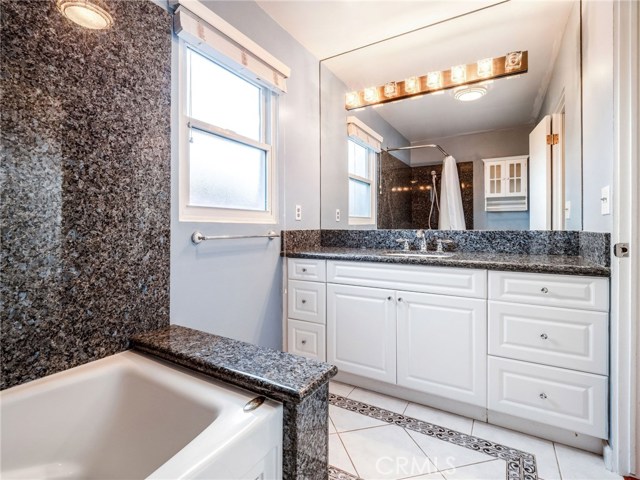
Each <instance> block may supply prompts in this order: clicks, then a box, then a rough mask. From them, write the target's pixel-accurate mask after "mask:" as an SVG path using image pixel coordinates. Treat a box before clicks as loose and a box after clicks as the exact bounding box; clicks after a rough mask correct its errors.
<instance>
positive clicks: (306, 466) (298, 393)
mask: <svg viewBox="0 0 640 480" xmlns="http://www.w3.org/2000/svg"><path fill="white" fill-rule="evenodd" d="M132 346H133V348H135V349H136V350H140V351H142V352H146V353H149V354H152V355H155V356H157V357H160V358H163V359H165V360H169V361H170V362H173V363H176V364H178V365H182V366H183V367H186V368H189V369H191V370H195V371H197V372H200V373H204V374H206V375H209V376H211V377H214V378H217V379H219V380H223V381H225V382H227V383H230V384H232V385H236V386H238V387H242V388H245V389H247V390H250V391H253V392H256V393H258V394H261V395H264V396H267V397H269V398H273V399H275V400H279V401H281V402H283V406H284V432H283V435H284V437H283V440H284V459H283V472H284V478H286V479H291V480H294V479H302V478H304V479H322V480H326V478H327V475H328V470H327V463H328V443H327V442H328V439H327V428H328V395H329V384H328V382H329V379H330V378H332V377H333V376H335V374H336V373H337V372H338V369H337V368H336V367H335V366H333V365H329V364H327V363H323V362H318V361H315V360H311V359H307V358H304V357H299V356H296V355H291V354H289V353H285V352H280V351H277V350H272V349H270V348H264V347H259V346H256V345H252V344H250V343H245V342H240V341H237V340H232V339H230V338H226V337H220V336H218V335H213V334H210V333H204V332H200V331H198V330H193V329H191V328H186V327H182V326H179V325H171V326H169V327H166V328H163V329H160V330H157V331H154V332H149V333H145V334H142V335H138V336H136V337H134V338H133V339H132Z"/></svg>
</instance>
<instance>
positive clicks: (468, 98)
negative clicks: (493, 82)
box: [453, 85, 487, 102]
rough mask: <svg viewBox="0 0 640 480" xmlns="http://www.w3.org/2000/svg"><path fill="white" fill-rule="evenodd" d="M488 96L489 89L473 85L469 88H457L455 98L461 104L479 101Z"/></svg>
mask: <svg viewBox="0 0 640 480" xmlns="http://www.w3.org/2000/svg"><path fill="white" fill-rule="evenodd" d="M486 94H487V88H486V87H483V86H482V85H471V86H468V87H460V88H456V89H455V90H454V91H453V97H454V98H455V99H456V100H460V101H461V102H473V101H474V100H479V99H480V98H482V97H484V96H485V95H486Z"/></svg>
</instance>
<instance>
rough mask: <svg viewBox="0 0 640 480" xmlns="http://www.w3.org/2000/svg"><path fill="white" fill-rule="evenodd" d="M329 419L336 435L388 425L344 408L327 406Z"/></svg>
mask: <svg viewBox="0 0 640 480" xmlns="http://www.w3.org/2000/svg"><path fill="white" fill-rule="evenodd" d="M329 418H330V419H331V421H332V422H333V426H334V427H335V428H336V431H337V432H338V433H340V432H347V431H350V430H359V429H361V428H370V427H379V426H381V425H388V423H386V422H383V421H381V420H376V419H375V418H371V417H367V416H366V415H362V414H360V413H356V412H352V411H350V410H345V409H344V408H340V407H335V406H333V405H329Z"/></svg>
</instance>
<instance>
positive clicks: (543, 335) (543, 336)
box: [540, 333, 549, 340]
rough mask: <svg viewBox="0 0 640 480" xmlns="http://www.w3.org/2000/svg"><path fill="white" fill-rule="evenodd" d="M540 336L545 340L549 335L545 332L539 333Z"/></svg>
mask: <svg viewBox="0 0 640 480" xmlns="http://www.w3.org/2000/svg"><path fill="white" fill-rule="evenodd" d="M540 338H541V339H543V340H546V339H547V338H549V336H548V335H547V334H546V333H542V334H540Z"/></svg>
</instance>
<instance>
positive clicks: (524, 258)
mask: <svg viewBox="0 0 640 480" xmlns="http://www.w3.org/2000/svg"><path fill="white" fill-rule="evenodd" d="M390 252H394V253H401V252H402V250H388V249H372V248H339V247H316V248H305V249H300V250H288V251H286V252H283V255H284V256H285V257H290V258H315V259H322V260H346V261H354V262H380V263H400V264H409V265H431V266H437V267H458V268H480V269H487V270H503V271H513V272H534V273H556V274H563V275H588V276H596V277H609V276H610V275H611V270H610V269H609V268H608V267H604V266H602V265H598V264H597V263H594V262H591V261H588V260H585V259H584V258H582V257H580V256H571V255H522V254H511V253H482V252H452V253H454V255H453V256H452V257H443V258H433V257H431V258H419V257H399V256H388V255H385V253H390ZM412 253H418V252H412Z"/></svg>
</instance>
